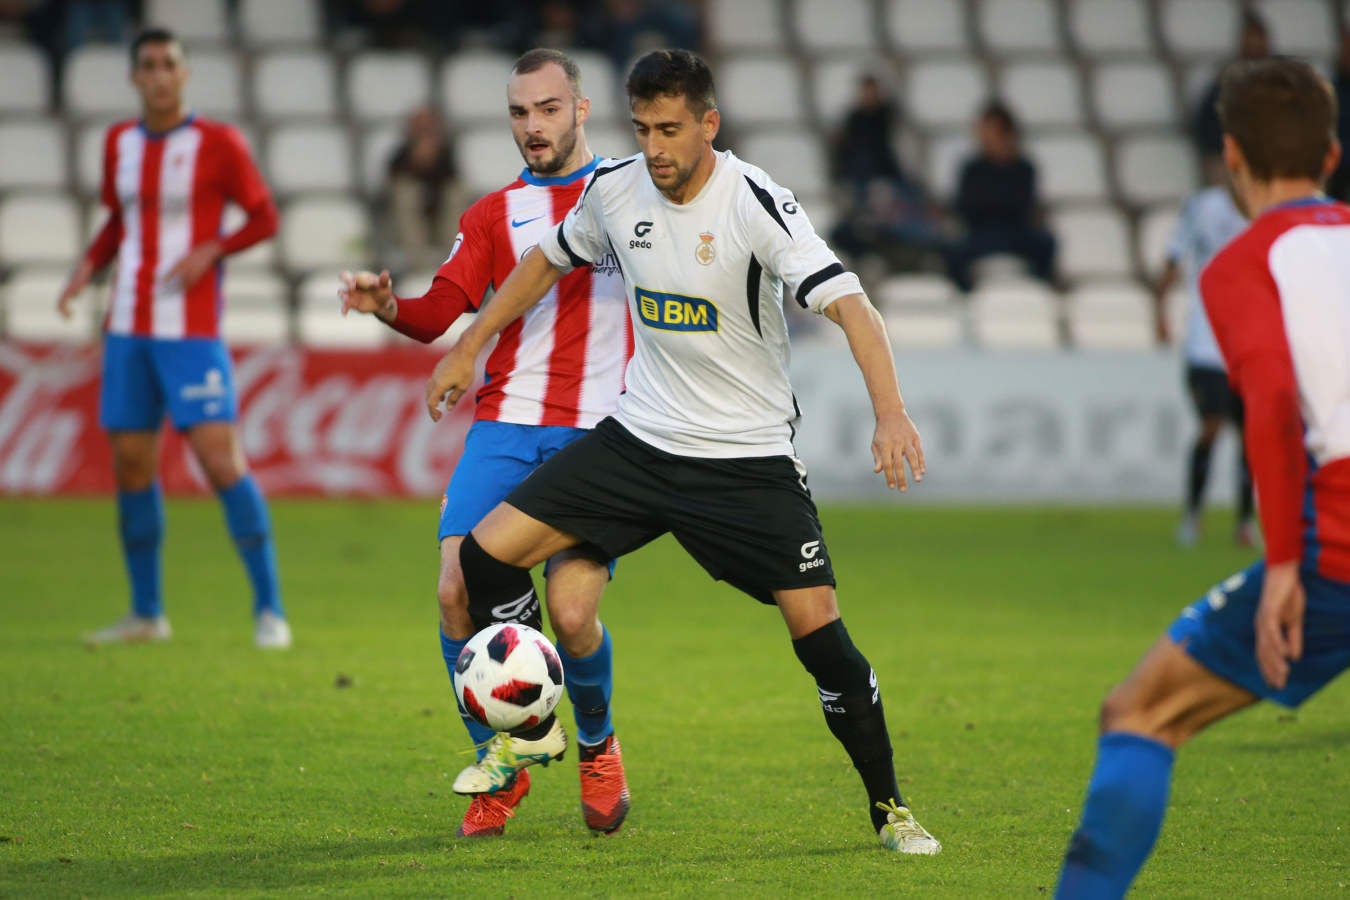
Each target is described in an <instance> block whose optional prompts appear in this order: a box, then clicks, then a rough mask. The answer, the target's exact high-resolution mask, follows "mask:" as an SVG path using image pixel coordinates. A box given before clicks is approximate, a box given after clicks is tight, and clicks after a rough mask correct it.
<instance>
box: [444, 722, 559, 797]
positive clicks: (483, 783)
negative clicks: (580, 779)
mask: <svg viewBox="0 0 1350 900" xmlns="http://www.w3.org/2000/svg"><path fill="white" fill-rule="evenodd" d="M566 750H567V732H565V731H563V727H562V722H560V721H558V719H557V718H554V720H553V727H552V728H550V729H549V730H548V734H546V735H544V736H543V737H541V738H540V739H539V740H537V741H527V740H525V739H524V738H519V737H512V736H511V735H509V734H507V733H506V732H504V731H502V732H498V733H497V734H496V735H494V736H493V738H492V739H491V740H490V741H488V745H487V754H486V755H485V756H484V757H483V758H482V759H480V760H479V761H478V762H476V763H474V764H473V765H471V766H469V767H468V768H466V769H465V770H464V771H463V772H460V773H459V775H457V776H456V777H455V783H454V784H453V785H452V786H451V790H453V791H454V792H455V793H456V794H486V793H488V792H490V791H500V790H501V789H502V788H504V787H506V786H507V785H508V784H510V783H511V779H512V778H514V777H515V775H516V773H517V772H519V771H520V770H521V769H523V768H525V767H526V766H532V765H534V764H536V763H540V764H542V765H545V766H546V765H548V764H549V763H550V762H552V761H553V760H555V759H562V758H563V753H564V752H565V751H566Z"/></svg>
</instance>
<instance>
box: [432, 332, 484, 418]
mask: <svg viewBox="0 0 1350 900" xmlns="http://www.w3.org/2000/svg"><path fill="white" fill-rule="evenodd" d="M474 358H475V355H474V354H473V353H470V352H468V351H467V350H466V349H464V347H463V345H462V344H461V343H456V344H455V346H453V347H451V348H450V352H449V353H447V354H445V356H442V357H441V361H440V362H438V363H436V368H435V369H434V370H433V371H432V373H431V380H430V381H428V382H427V413H428V414H429V415H430V416H431V421H433V422H439V421H440V420H441V416H442V415H444V413H443V412H442V411H441V403H442V402H444V403H445V408H446V409H447V410H449V409H450V408H451V407H453V406H454V405H455V404H456V403H458V402H459V398H460V397H463V396H464V394H465V392H466V391H468V389H469V386H470V385H471V384H473V363H474Z"/></svg>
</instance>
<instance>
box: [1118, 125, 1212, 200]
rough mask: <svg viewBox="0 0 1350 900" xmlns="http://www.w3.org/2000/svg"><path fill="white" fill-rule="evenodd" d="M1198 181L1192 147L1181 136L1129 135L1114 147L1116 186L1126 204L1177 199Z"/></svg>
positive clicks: (1193, 187) (1191, 189)
mask: <svg viewBox="0 0 1350 900" xmlns="http://www.w3.org/2000/svg"><path fill="white" fill-rule="evenodd" d="M1199 181H1200V178H1199V173H1198V172H1197V171H1196V162H1195V148H1194V147H1192V146H1191V144H1190V142H1188V141H1187V140H1186V139H1185V138H1183V137H1179V136H1177V135H1172V134H1161V135H1133V136H1130V137H1126V138H1123V139H1122V140H1120V141H1119V142H1117V144H1116V185H1117V186H1118V187H1119V188H1120V194H1121V197H1122V198H1123V199H1124V200H1125V201H1126V202H1127V203H1132V204H1136V205H1140V206H1143V205H1148V204H1153V203H1160V202H1162V201H1165V200H1179V199H1180V198H1182V197H1184V196H1186V195H1187V194H1189V193H1190V192H1191V191H1193V190H1195V189H1196V187H1197V186H1198V184H1199Z"/></svg>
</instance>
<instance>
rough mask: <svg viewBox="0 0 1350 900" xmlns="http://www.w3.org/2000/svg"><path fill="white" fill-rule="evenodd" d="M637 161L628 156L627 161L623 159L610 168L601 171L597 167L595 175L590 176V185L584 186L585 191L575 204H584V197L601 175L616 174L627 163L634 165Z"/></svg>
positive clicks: (635, 158)
mask: <svg viewBox="0 0 1350 900" xmlns="http://www.w3.org/2000/svg"><path fill="white" fill-rule="evenodd" d="M637 160H638V158H637V157H636V156H630V157H628V158H627V159H625V160H624V161H623V162H620V163H615V164H614V165H612V166H610V167H608V168H604V169H602V168H599V167H597V168H596V170H595V174H594V175H592V176H591V183H590V184H588V185H586V190H584V191H582V192H581V199H580V200H578V201H577V203H578V204H582V203H585V202H586V195H587V194H589V193H590V192H591V188H593V187H595V183H596V182H597V181H599V180H600V176H601V175H608V174H609V173H610V172H617V171H619V170H620V169H622V168H623V167H624V166H626V165H628V164H629V163H635V162H637Z"/></svg>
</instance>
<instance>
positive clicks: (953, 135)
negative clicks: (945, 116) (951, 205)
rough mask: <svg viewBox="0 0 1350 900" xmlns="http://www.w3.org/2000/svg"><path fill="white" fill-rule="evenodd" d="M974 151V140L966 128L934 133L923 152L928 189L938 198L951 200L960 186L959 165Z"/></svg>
mask: <svg viewBox="0 0 1350 900" xmlns="http://www.w3.org/2000/svg"><path fill="white" fill-rule="evenodd" d="M974 152H975V141H974V140H973V139H972V138H971V136H970V131H969V130H968V129H963V130H961V131H953V132H948V133H945V134H939V135H935V136H934V137H933V138H932V139H931V140H929V142H928V150H927V153H926V154H925V159H926V160H927V164H926V165H925V166H924V171H925V172H926V173H927V180H926V183H927V185H928V189H929V190H930V191H932V192H933V195H934V196H935V197H937V198H938V199H939V200H943V201H946V202H950V201H952V200H953V199H954V198H955V197H956V189H957V188H958V187H959V186H960V185H959V180H960V178H961V167H962V165H964V164H965V161H966V160H967V159H968V158H969V157H970V155H971V154H972V153H974Z"/></svg>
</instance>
